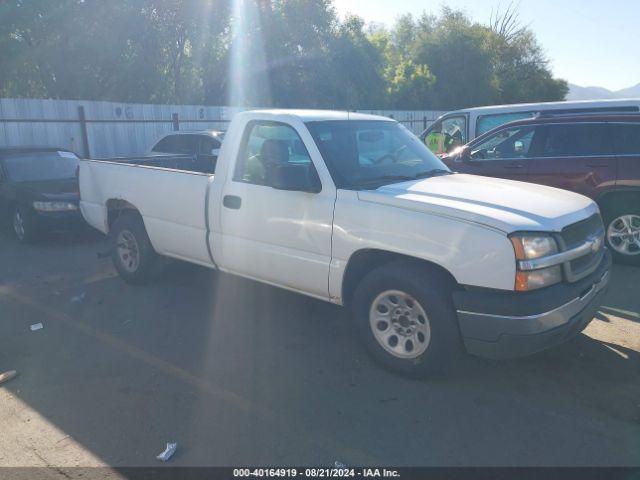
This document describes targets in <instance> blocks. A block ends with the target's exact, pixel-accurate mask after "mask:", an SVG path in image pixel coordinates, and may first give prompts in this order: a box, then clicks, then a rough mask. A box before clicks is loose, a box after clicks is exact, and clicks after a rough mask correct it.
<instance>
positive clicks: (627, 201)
mask: <svg viewBox="0 0 640 480" xmlns="http://www.w3.org/2000/svg"><path fill="white" fill-rule="evenodd" d="M634 204H635V205H637V206H638V207H636V209H638V208H640V190H617V191H612V192H606V193H604V194H602V196H601V197H600V198H598V205H599V206H600V209H601V210H602V211H603V212H605V211H607V210H609V209H613V208H616V209H617V208H622V207H624V206H626V205H634Z"/></svg>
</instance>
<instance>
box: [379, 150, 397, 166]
mask: <svg viewBox="0 0 640 480" xmlns="http://www.w3.org/2000/svg"><path fill="white" fill-rule="evenodd" d="M385 160H391V162H390V163H396V162H397V161H398V157H396V155H395V154H393V153H385V154H384V155H382V156H381V157H380V158H376V159H375V160H374V161H373V163H374V165H380V164H382V163H383V162H384V161H385Z"/></svg>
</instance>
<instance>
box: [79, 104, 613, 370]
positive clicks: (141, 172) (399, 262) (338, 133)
mask: <svg viewBox="0 0 640 480" xmlns="http://www.w3.org/2000/svg"><path fill="white" fill-rule="evenodd" d="M80 192H81V202H80V206H81V211H82V214H83V215H84V218H85V219H86V220H87V222H89V224H91V225H93V226H94V227H95V228H97V229H98V230H100V231H102V232H104V233H107V234H109V235H110V237H111V239H112V242H113V244H112V245H113V246H112V258H113V262H114V265H115V267H116V269H117V270H118V272H119V273H120V275H121V276H122V278H124V279H125V280H126V281H127V282H130V283H140V282H144V281H147V280H149V279H150V278H151V277H152V275H153V272H154V271H155V267H156V264H157V259H158V256H159V255H163V256H167V257H172V258H176V259H180V260H185V261H188V262H192V263H196V264H199V265H204V266H207V267H211V268H215V269H219V270H222V271H224V272H229V273H233V274H236V275H241V276H244V277H248V278H251V279H254V280H258V281H261V282H264V283H268V284H271V285H275V286H278V287H282V288H286V289H289V290H292V291H295V292H299V293H302V294H306V295H310V296H312V297H316V298H319V299H322V300H326V301H328V302H332V303H335V304H339V305H348V306H350V308H351V309H352V311H353V318H354V320H355V322H356V324H357V326H358V330H359V332H360V334H361V336H362V339H363V341H364V343H365V345H366V346H367V348H368V350H369V351H370V352H371V353H372V355H373V356H374V357H375V358H376V359H377V360H378V361H380V362H381V363H383V364H384V365H386V366H388V367H391V368H393V369H395V370H397V371H400V372H404V373H406V374H410V375H422V374H426V373H428V372H432V371H434V370H438V369H440V368H442V367H443V366H445V365H448V364H451V362H452V360H454V359H455V358H456V356H457V355H458V354H459V353H460V352H461V351H462V350H463V349H466V350H467V351H469V352H471V353H476V354H481V355H486V356H491V357H507V356H520V355H526V354H529V353H532V352H536V351H538V350H541V349H544V348H546V347H549V346H552V345H555V344H559V343H561V342H563V341H564V340H566V339H568V338H571V337H572V336H574V335H576V334H577V333H578V332H580V331H581V330H582V329H583V328H584V327H585V326H586V325H587V324H588V323H589V322H590V321H591V319H592V318H593V315H594V312H595V309H596V308H597V307H598V306H599V304H600V301H601V296H602V294H603V292H604V290H605V287H606V286H607V283H608V279H609V268H610V255H609V253H608V252H607V251H606V248H605V247H603V242H602V239H603V234H604V232H603V227H602V221H601V219H600V215H599V212H598V207H597V206H596V204H595V203H594V202H593V201H591V200H590V199H588V198H586V197H584V196H582V195H578V194H575V193H571V192H566V191H563V190H558V189H554V188H549V187H542V186H538V185H532V184H527V183H520V182H514V181H509V180H499V179H493V178H483V177H478V176H473V175H463V174H455V173H452V172H451V171H449V169H448V168H447V167H446V166H445V165H444V164H443V163H442V162H441V161H440V160H439V159H438V158H437V157H436V156H435V155H434V154H432V153H431V152H430V151H429V150H428V149H427V148H426V147H425V145H424V144H423V143H422V142H421V141H420V140H419V139H418V138H417V137H415V136H414V135H413V134H412V133H410V132H409V131H408V130H407V129H406V128H404V127H403V126H402V125H400V124H399V123H397V122H395V121H394V120H391V119H388V118H384V117H376V116H371V115H363V114H353V113H346V112H328V111H287V110H273V111H269V110H261V111H252V112H244V113H240V114H238V115H237V116H236V117H235V118H234V120H233V121H232V122H231V124H230V128H229V130H228V131H227V133H226V138H225V140H224V142H223V144H222V148H221V151H220V156H219V159H218V165H217V169H216V173H215V175H208V174H203V173H200V172H188V171H184V170H172V169H167V168H157V167H151V166H141V165H135V164H131V163H119V162H110V161H97V160H83V161H82V162H81V166H80ZM567 244H570V245H577V246H574V247H572V248H570V249H567V248H566V247H565V245H567Z"/></svg>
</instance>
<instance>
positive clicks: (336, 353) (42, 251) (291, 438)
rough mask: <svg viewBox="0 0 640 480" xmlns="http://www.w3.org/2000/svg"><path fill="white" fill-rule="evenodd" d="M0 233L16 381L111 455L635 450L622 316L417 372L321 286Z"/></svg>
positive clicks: (479, 459) (380, 459) (628, 303)
mask: <svg viewBox="0 0 640 480" xmlns="http://www.w3.org/2000/svg"><path fill="white" fill-rule="evenodd" d="M0 247H1V250H0V263H1V264H2V265H3V274H2V277H1V278H0V288H1V290H0V308H1V309H0V346H1V347H0V370H2V369H8V368H15V369H17V370H19V371H20V377H19V378H17V379H15V380H14V381H12V382H11V383H9V384H7V386H6V387H5V388H7V389H8V390H10V391H11V392H13V393H14V394H15V396H16V397H18V398H19V399H21V400H22V401H23V402H25V403H26V404H28V405H29V406H30V407H31V408H33V409H34V410H36V411H38V412H39V413H40V414H42V415H44V416H45V417H46V418H47V419H48V420H49V421H50V422H51V423H53V424H55V425H56V426H57V427H58V428H59V429H61V430H62V431H64V432H66V434H68V435H70V436H71V437H72V438H73V439H75V440H76V441H77V442H79V443H80V444H81V445H82V446H83V447H84V448H86V449H87V450H90V451H91V452H93V454H94V455H96V456H98V457H100V458H101V459H102V460H103V461H104V462H106V463H108V464H110V465H122V466H132V465H148V464H152V465H154V464H156V461H155V455H156V454H157V453H159V452H160V451H161V450H162V449H163V447H164V444H165V442H167V441H177V442H178V443H179V448H178V453H177V454H176V456H175V457H174V459H172V464H173V465H249V464H251V465H287V464H288V465H301V464H306V465H332V464H333V462H334V461H335V460H339V461H341V462H343V463H347V464H351V465H357V464H381V465H622V464H626V465H639V464H640V414H639V411H640V405H639V404H640V401H639V400H638V399H640V382H639V380H640V377H639V372H640V354H639V353H638V349H632V348H627V347H624V346H621V344H620V342H617V341H616V337H615V335H617V333H612V334H611V335H612V336H611V338H610V339H609V338H608V339H607V340H606V341H603V340H602V339H599V340H596V339H594V338H591V337H589V336H587V335H580V336H578V337H577V338H576V339H575V340H573V341H571V342H569V343H568V344H565V345H563V346H561V347H559V348H556V349H554V350H550V351H547V352H543V353H540V354H538V355H535V356H532V357H529V358H525V359H520V360H512V361H502V362H495V361H488V360H482V359H477V358H473V357H468V358H465V359H463V360H462V361H461V363H460V365H458V366H457V368H456V369H455V371H454V372H453V373H452V374H451V375H449V376H441V377H438V378H434V379H431V380H428V381H412V380H407V379H404V378H401V377H398V376H396V375H394V374H391V373H388V372H386V371H384V370H381V369H379V368H378V367H377V366H376V365H375V364H373V363H372V362H371V361H370V359H369V358H368V357H367V356H366V355H365V354H364V353H363V350H362V348H361V347H360V345H359V344H358V342H357V340H356V338H355V334H354V332H353V330H352V328H351V325H350V323H349V319H348V316H347V314H346V312H345V311H343V310H342V309H340V308H338V307H335V306H332V305H330V304H326V303H324V302H320V301H316V300H313V299H309V298H306V297H302V296H299V295H295V294H292V293H289V292H286V291H283V290H279V289H275V288H271V287H268V286H264V285H260V284H257V283H254V282H250V281H246V280H242V279H238V278H235V277H231V276H228V275H221V274H220V275H219V274H215V273H214V272H211V271H208V270H205V269H202V268H197V267H192V266H188V265H182V264H173V265H171V266H169V267H168V268H167V270H166V272H165V274H164V275H163V277H162V278H161V279H159V280H158V281H157V282H156V283H154V284H153V285H149V286H144V287H131V286H128V285H125V284H124V283H123V282H122V281H121V280H120V279H119V278H118V277H116V276H115V274H114V272H113V269H112V267H111V265H110V263H109V262H108V261H105V260H98V259H97V257H96V252H97V251H100V249H102V248H104V245H103V244H102V243H101V240H100V239H99V238H96V237H92V236H89V237H83V238H81V239H79V240H78V241H77V242H76V243H73V244H72V245H69V244H67V243H66V242H63V241H61V243H56V242H55V241H54V242H50V243H47V244H41V245H36V246H26V247H23V246H16V245H14V244H13V243H12V242H11V241H9V240H7V239H6V238H2V239H0ZM5 266H6V267H5ZM620 271H621V272H622V273H620ZM620 271H618V269H616V271H615V272H614V278H613V287H614V288H613V289H612V290H613V291H614V294H613V295H610V297H608V298H607V303H606V306H607V308H609V309H610V311H612V310H611V309H617V310H615V311H612V312H613V313H614V314H615V315H619V316H620V317H622V319H623V320H624V321H629V322H637V318H636V317H634V316H633V315H627V316H624V315H622V314H620V313H619V312H618V310H623V311H625V312H628V313H631V314H633V313H635V312H638V311H640V299H638V298H634V297H633V296H632V295H630V294H625V295H623V294H622V293H621V292H620V289H619V288H617V287H616V286H617V285H618V284H620V285H626V284H627V283H629V282H630V283H632V284H633V283H635V284H636V285H637V283H638V280H640V271H639V270H632V269H620ZM619 275H621V276H624V278H619ZM620 288H623V287H620ZM83 293H84V296H82V294H83ZM79 296H82V299H81V300H76V301H72V299H73V298H76V299H77V298H78V297H79ZM636 297H637V295H636ZM615 312H618V313H615ZM604 318H605V319H606V318H608V317H606V316H605V317H604ZM596 321H597V320H596ZM35 322H43V324H44V327H45V328H44V329H43V330H41V331H39V332H31V331H29V328H28V326H29V325H30V324H31V323H35ZM607 328H609V327H607ZM634 332H637V330H634Z"/></svg>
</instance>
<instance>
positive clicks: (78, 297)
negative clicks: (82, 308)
mask: <svg viewBox="0 0 640 480" xmlns="http://www.w3.org/2000/svg"><path fill="white" fill-rule="evenodd" d="M86 296H87V292H82V293H81V294H80V295H76V296H75V297H73V298H71V303H80V302H81V301H82V300H84V297H86Z"/></svg>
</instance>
